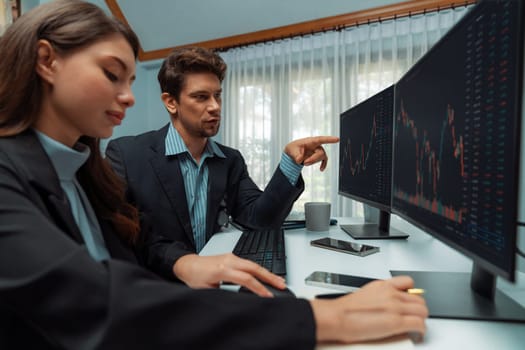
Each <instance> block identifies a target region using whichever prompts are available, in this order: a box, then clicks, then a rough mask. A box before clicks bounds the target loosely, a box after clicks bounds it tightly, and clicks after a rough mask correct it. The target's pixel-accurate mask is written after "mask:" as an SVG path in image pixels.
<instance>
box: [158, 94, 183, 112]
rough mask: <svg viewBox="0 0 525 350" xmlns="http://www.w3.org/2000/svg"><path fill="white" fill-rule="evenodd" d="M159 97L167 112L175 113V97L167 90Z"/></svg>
mask: <svg viewBox="0 0 525 350" xmlns="http://www.w3.org/2000/svg"><path fill="white" fill-rule="evenodd" d="M160 98H161V100H162V102H163V103H164V107H166V109H167V110H168V112H169V113H170V114H172V115H175V114H177V107H178V106H179V104H178V103H177V100H175V97H173V96H172V95H171V94H169V93H167V92H163V93H162V94H161V95H160Z"/></svg>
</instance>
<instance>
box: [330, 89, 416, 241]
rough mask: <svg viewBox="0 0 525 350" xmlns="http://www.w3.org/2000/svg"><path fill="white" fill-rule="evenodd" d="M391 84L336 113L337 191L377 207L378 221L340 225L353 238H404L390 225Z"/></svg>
mask: <svg viewBox="0 0 525 350" xmlns="http://www.w3.org/2000/svg"><path fill="white" fill-rule="evenodd" d="M393 118H394V86H393V85H392V86H390V87H388V88H386V89H384V90H382V91H380V92H379V93H377V94H375V95H373V96H372V97H370V98H368V99H367V100H365V101H363V102H361V103H359V104H357V105H355V106H353V107H352V108H350V109H349V110H347V111H345V112H343V113H341V115H340V141H339V194H340V195H342V196H345V197H348V198H352V199H355V200H358V201H360V202H363V203H365V204H368V205H370V206H372V207H374V208H377V209H379V210H380V212H379V222H378V223H365V224H362V225H340V226H341V228H342V229H343V231H345V232H346V233H348V234H349V235H351V236H352V237H353V238H354V239H387V238H407V237H408V235H407V234H405V233H403V232H399V231H397V230H395V229H393V228H390V202H391V199H392V198H391V192H392V188H391V187H392V133H393V123H394V122H393Z"/></svg>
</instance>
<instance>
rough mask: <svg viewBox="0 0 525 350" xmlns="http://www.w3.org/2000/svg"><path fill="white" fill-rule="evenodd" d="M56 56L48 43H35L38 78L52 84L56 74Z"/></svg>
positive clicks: (40, 41) (41, 41)
mask: <svg viewBox="0 0 525 350" xmlns="http://www.w3.org/2000/svg"><path fill="white" fill-rule="evenodd" d="M56 60H57V55H56V52H55V49H54V48H53V46H52V45H51V43H49V41H47V40H44V39H41V40H39V41H38V43H37V59H36V67H35V69H36V72H37V74H38V75H40V77H41V78H42V79H43V80H44V81H47V82H48V83H50V84H52V83H53V80H54V75H55V72H56V65H57V61H56Z"/></svg>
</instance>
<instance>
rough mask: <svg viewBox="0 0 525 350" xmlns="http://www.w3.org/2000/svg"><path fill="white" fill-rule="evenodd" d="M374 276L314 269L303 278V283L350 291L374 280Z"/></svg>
mask: <svg viewBox="0 0 525 350" xmlns="http://www.w3.org/2000/svg"><path fill="white" fill-rule="evenodd" d="M375 280H376V278H369V277H361V276H352V275H343V274H339V273H332V272H324V271H314V272H312V274H311V275H310V276H308V277H306V278H305V280H304V283H306V284H308V285H310V286H316V287H328V288H332V289H339V290H343V291H346V292H351V291H354V290H356V289H359V288H361V287H362V286H364V285H365V284H367V283H368V282H372V281H375Z"/></svg>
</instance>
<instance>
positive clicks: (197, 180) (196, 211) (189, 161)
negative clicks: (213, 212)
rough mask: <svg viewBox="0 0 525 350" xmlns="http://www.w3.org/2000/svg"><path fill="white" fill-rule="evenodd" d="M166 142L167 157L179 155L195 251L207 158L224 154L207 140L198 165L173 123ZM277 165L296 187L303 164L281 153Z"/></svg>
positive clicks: (202, 224)
mask: <svg viewBox="0 0 525 350" xmlns="http://www.w3.org/2000/svg"><path fill="white" fill-rule="evenodd" d="M165 145H166V156H173V155H179V161H180V169H181V172H182V176H183V179H184V189H185V191H186V202H187V204H188V209H189V213H190V220H191V227H192V229H193V237H194V240H195V246H196V249H197V253H198V252H200V251H201V249H202V248H203V247H204V245H205V244H206V214H207V212H206V208H207V205H206V204H207V201H208V191H207V188H208V165H207V162H206V159H207V158H211V157H220V158H226V156H225V155H224V153H223V152H222V151H221V149H220V148H219V146H218V145H217V143H215V141H213V140H212V139H208V143H207V144H206V148H205V149H204V153H203V154H202V156H201V162H200V164H197V162H196V161H195V159H194V158H193V157H192V156H191V154H190V152H189V150H188V147H186V144H185V143H184V141H183V140H182V137H181V136H180V134H179V133H178V131H177V129H175V127H174V126H173V124H170V127H169V130H168V133H167V135H166V140H165ZM279 167H280V168H281V171H282V172H283V174H284V175H285V176H286V178H287V179H288V180H289V181H290V183H291V184H292V185H293V186H295V185H296V184H297V180H298V179H299V176H300V174H301V170H302V168H303V166H302V165H300V164H296V163H295V162H294V161H293V160H292V159H291V158H290V157H289V156H288V155H287V154H285V153H283V156H282V159H281V163H280V164H279Z"/></svg>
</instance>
